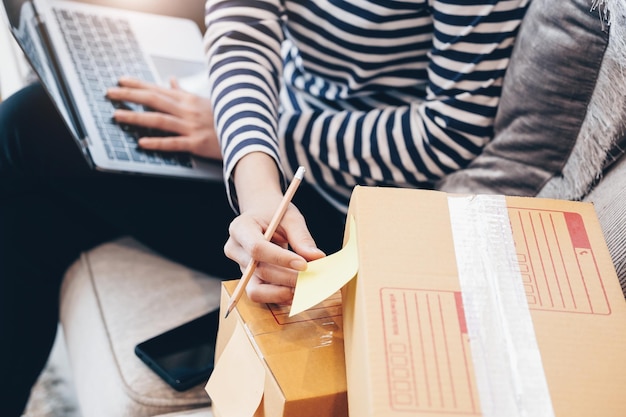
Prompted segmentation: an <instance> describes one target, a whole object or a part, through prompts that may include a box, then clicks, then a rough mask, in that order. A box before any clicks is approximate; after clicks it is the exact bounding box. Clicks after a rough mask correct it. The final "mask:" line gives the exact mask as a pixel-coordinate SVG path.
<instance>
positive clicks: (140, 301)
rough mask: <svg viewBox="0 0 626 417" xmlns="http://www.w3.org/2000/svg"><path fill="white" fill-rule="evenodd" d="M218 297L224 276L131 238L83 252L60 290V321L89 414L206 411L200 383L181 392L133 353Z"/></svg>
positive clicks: (208, 307) (85, 414)
mask: <svg viewBox="0 0 626 417" xmlns="http://www.w3.org/2000/svg"><path fill="white" fill-rule="evenodd" d="M219 298H220V280H218V279H214V278H210V277H208V276H206V275H203V274H201V273H198V272H195V271H193V270H190V269H188V268H185V267H183V266H180V265H178V264H175V263H173V262H170V261H168V260H167V259H165V258H162V257H160V256H158V255H156V254H155V253H153V252H151V251H150V250H148V249H146V248H145V247H143V246H141V245H139V244H138V243H137V242H135V241H134V240H131V239H122V240H118V241H115V242H111V243H106V244H104V245H102V246H100V247H97V248H95V249H93V250H91V251H89V252H87V253H85V254H83V256H82V257H81V259H80V260H78V261H77V262H76V263H75V264H74V265H73V266H72V267H71V268H70V269H69V271H68V273H67V275H66V277H65V280H64V284H63V289H62V292H61V323H62V325H63V329H64V333H65V337H66V345H67V352H68V356H69V361H70V364H71V367H72V372H73V374H74V381H75V383H76V390H77V394H78V401H79V404H80V407H81V413H82V415H83V417H89V416H103V417H105V416H106V417H110V416H154V415H159V414H166V413H172V412H176V411H182V410H189V409H193V408H198V407H204V408H206V407H207V406H208V405H209V404H210V400H209V398H208V396H207V394H206V392H205V391H204V387H203V385H202V384H201V385H199V386H197V387H195V388H193V389H191V390H189V391H186V392H182V393H181V392H177V391H175V390H174V389H172V388H170V387H169V385H167V384H166V383H165V382H163V381H162V380H161V379H160V378H159V377H158V376H157V375H156V374H154V373H153V372H152V371H151V370H150V369H149V368H148V367H147V366H146V365H144V363H143V362H141V361H140V360H139V359H138V358H137V357H136V356H135V353H134V347H135V345H136V344H137V343H139V342H141V341H143V340H145V339H148V338H150V337H152V336H154V335H156V334H159V333H161V332H163V331H165V330H167V329H169V328H172V327H175V326H177V325H179V324H181V323H183V322H185V321H188V320H190V319H192V318H194V317H197V316H200V315H201V314H203V313H205V312H208V311H210V310H212V309H214V308H216V307H218V306H219ZM205 412H206V411H205Z"/></svg>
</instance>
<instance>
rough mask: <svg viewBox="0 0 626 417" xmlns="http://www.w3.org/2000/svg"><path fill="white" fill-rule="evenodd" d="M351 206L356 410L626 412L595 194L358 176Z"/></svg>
mask: <svg viewBox="0 0 626 417" xmlns="http://www.w3.org/2000/svg"><path fill="white" fill-rule="evenodd" d="M348 215H349V216H350V217H351V218H353V219H354V222H353V224H354V226H353V227H355V228H356V231H350V230H347V233H346V236H349V235H350V233H354V232H355V234H356V236H354V238H355V239H357V247H358V263H359V271H358V274H357V277H356V279H353V280H351V281H350V282H349V284H348V285H347V286H346V287H345V288H344V293H343V296H344V298H343V308H344V309H343V317H344V338H345V341H344V342H345V352H346V369H347V375H348V376H347V378H348V399H349V411H350V415H351V416H354V417H369V416H375V417H393V416H402V417H405V416H413V415H414V416H422V417H428V416H433V417H434V416H437V417H443V416H457V417H458V416H487V417H513V416H522V415H524V416H532V417H537V416H556V417H578V416H580V417H589V416H602V417H618V416H619V417H623V416H624V415H626V392H625V390H626V302H625V300H624V296H623V294H622V291H621V288H620V285H619V283H618V279H617V277H616V274H615V270H614V267H613V264H612V261H611V258H610V255H609V252H608V250H607V247H606V243H605V241H604V238H603V235H602V232H601V229H600V225H599V223H598V221H597V218H596V215H595V211H594V208H593V206H592V205H591V204H588V203H580V202H568V201H557V200H549V199H539V198H520V197H503V196H461V195H449V194H445V193H441V192H436V191H419V190H407V189H392V188H374V187H371V188H370V187H357V188H356V189H355V191H354V193H353V195H352V199H351V202H350V208H349V214H348ZM348 228H349V227H348ZM319 415H320V416H322V415H324V414H319Z"/></svg>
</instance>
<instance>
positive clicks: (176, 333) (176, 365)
mask: <svg viewBox="0 0 626 417" xmlns="http://www.w3.org/2000/svg"><path fill="white" fill-rule="evenodd" d="M218 323H219V309H217V310H214V311H211V312H209V313H207V314H205V315H203V316H200V317H198V318H196V319H194V320H192V321H190V322H187V323H185V324H182V325H181V326H179V327H176V328H174V329H171V330H168V331H166V332H165V333H162V334H160V335H158V336H155V337H153V338H151V339H149V340H146V341H145V342H142V343H139V344H138V345H137V346H136V347H135V354H136V355H137V356H138V357H139V358H141V360H142V361H144V362H145V363H146V365H148V366H149V367H150V368H151V369H152V370H153V371H155V372H156V373H157V374H158V375H159V376H160V377H161V378H163V379H164V380H165V381H166V382H167V383H168V384H170V385H171V386H172V387H173V388H174V389H176V390H178V391H184V390H186V389H189V388H191V387H193V386H195V385H198V384H199V383H201V382H206V381H207V380H208V378H209V376H210V375H211V372H212V371H213V364H214V359H215V341H216V337H217V327H218Z"/></svg>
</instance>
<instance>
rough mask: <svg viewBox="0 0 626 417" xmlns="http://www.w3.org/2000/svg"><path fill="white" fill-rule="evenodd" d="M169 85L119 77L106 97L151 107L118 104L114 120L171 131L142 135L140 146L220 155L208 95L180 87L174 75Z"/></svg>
mask: <svg viewBox="0 0 626 417" xmlns="http://www.w3.org/2000/svg"><path fill="white" fill-rule="evenodd" d="M170 85H171V88H166V87H161V86H159V85H156V84H153V83H148V82H145V81H141V80H139V79H136V78H130V77H122V78H120V79H119V82H118V86H117V87H112V88H109V89H108V90H107V93H106V97H107V98H108V99H109V100H111V101H119V102H128V103H134V104H139V105H142V106H144V107H145V108H147V109H150V110H147V111H133V110H130V109H123V108H118V109H116V110H115V112H114V114H113V118H114V120H115V121H116V122H117V123H120V124H128V125H133V126H140V127H142V128H147V129H159V130H161V131H166V132H172V135H171V136H158V137H154V136H153V137H151V136H144V137H141V138H140V139H139V146H140V147H141V148H144V149H149V150H155V151H166V152H190V153H192V154H194V155H197V156H202V157H205V158H211V159H218V160H219V159H221V152H220V147H219V143H218V141H217V136H216V135H215V129H214V126H213V111H212V109H211V104H210V101H209V99H207V98H204V97H201V96H199V95H196V94H193V93H190V92H188V91H185V90H183V89H181V88H180V86H179V84H178V81H177V80H176V79H175V78H172V79H171V81H170ZM146 132H148V131H146ZM148 135H149V133H148Z"/></svg>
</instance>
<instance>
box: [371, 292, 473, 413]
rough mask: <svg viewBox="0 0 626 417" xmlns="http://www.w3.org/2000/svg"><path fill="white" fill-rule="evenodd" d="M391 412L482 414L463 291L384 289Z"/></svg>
mask: <svg viewBox="0 0 626 417" xmlns="http://www.w3.org/2000/svg"><path fill="white" fill-rule="evenodd" d="M380 297H381V305H382V311H383V327H384V342H385V357H386V361H387V378H388V382H389V384H388V386H389V401H390V407H391V408H392V409H394V410H397V411H407V412H414V413H420V412H424V413H425V412H428V413H447V414H450V413H452V414H457V415H468V416H470V415H479V414H480V410H479V405H478V404H477V403H476V400H475V398H477V397H476V386H475V382H474V379H473V377H472V374H473V372H472V365H471V363H472V362H471V361H472V358H471V352H470V348H469V340H468V336H467V327H466V324H465V318H464V313H463V303H462V299H461V293H460V292H451V291H433V290H413V289H400V288H383V289H381V292H380Z"/></svg>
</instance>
